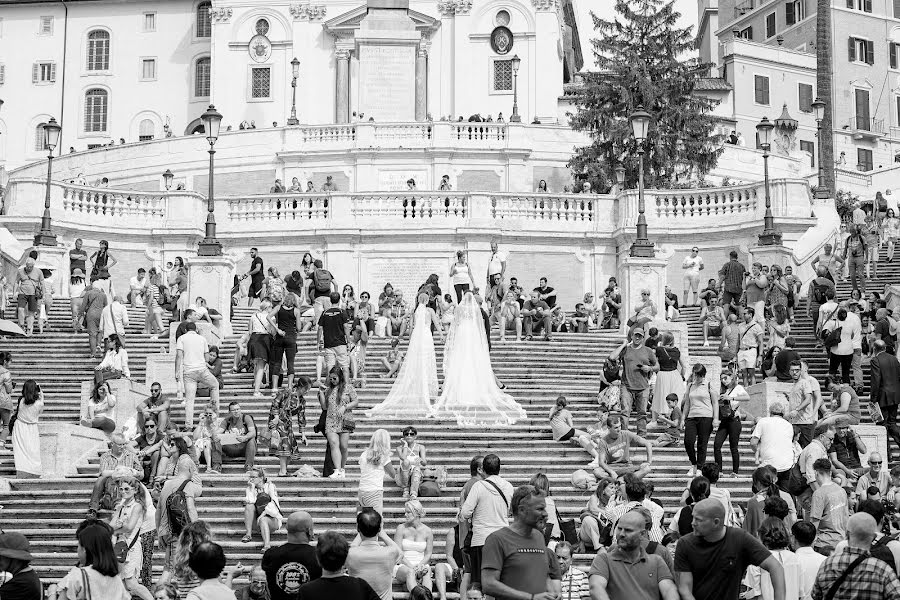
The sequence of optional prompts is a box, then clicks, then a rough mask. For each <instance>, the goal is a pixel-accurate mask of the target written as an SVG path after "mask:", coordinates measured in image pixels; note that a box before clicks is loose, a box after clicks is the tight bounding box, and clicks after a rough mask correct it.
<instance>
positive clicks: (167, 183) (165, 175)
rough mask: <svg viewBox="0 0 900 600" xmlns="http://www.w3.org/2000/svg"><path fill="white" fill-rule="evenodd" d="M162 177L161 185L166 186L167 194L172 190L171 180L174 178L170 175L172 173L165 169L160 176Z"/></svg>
mask: <svg viewBox="0 0 900 600" xmlns="http://www.w3.org/2000/svg"><path fill="white" fill-rule="evenodd" d="M162 177H163V183H164V184H165V186H166V191H167V192H168V191H169V190H170V189H172V179H174V178H175V175H173V174H172V171H170V170H169V169H166V170H165V172H164V173H163V174H162Z"/></svg>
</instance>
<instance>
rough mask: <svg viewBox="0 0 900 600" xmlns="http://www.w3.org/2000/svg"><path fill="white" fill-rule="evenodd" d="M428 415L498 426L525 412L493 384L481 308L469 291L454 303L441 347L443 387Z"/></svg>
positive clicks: (464, 423)
mask: <svg viewBox="0 0 900 600" xmlns="http://www.w3.org/2000/svg"><path fill="white" fill-rule="evenodd" d="M430 416H432V417H435V418H438V419H456V422H457V424H458V425H459V426H460V427H479V428H481V427H498V426H499V427H502V426H506V425H512V424H513V423H515V422H516V421H517V420H519V419H525V418H526V417H527V414H526V413H525V409H524V408H522V407H521V406H520V405H519V404H518V403H517V402H516V401H515V400H513V398H512V396H510V395H509V394H505V393H503V391H502V390H500V388H499V387H497V380H496V378H495V377H494V370H493V369H492V368H491V355H490V352H489V351H488V347H487V338H486V337H485V332H484V321H483V319H482V315H481V308H479V306H478V303H477V302H476V301H475V297H474V296H473V295H472V293H471V292H467V293H466V295H465V296H464V297H463V299H462V302H460V304H459V306H457V307H456V312H455V313H454V319H453V324H452V325H451V326H450V334H449V335H448V336H447V344H446V346H445V347H444V389H443V391H442V393H441V397H440V399H439V400H438V401H437V403H436V404H435V405H434V408H433V409H432V411H431V414H430Z"/></svg>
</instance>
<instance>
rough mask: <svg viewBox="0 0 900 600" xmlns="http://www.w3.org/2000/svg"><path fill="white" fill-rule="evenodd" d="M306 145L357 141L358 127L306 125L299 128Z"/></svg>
mask: <svg viewBox="0 0 900 600" xmlns="http://www.w3.org/2000/svg"><path fill="white" fill-rule="evenodd" d="M299 132H300V139H301V140H302V141H303V143H304V144H310V145H313V146H314V145H316V144H339V143H353V142H355V141H356V125H305V126H303V127H300V128H299Z"/></svg>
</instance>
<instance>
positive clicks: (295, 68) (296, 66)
mask: <svg viewBox="0 0 900 600" xmlns="http://www.w3.org/2000/svg"><path fill="white" fill-rule="evenodd" d="M291 72H292V74H293V79H292V80H291V87H292V88H293V91H292V98H291V116H290V118H288V120H287V124H288V125H299V124H300V121H298V120H297V78H298V77H300V61H299V60H297V57H296V56H295V57H294V60H292V61H291Z"/></svg>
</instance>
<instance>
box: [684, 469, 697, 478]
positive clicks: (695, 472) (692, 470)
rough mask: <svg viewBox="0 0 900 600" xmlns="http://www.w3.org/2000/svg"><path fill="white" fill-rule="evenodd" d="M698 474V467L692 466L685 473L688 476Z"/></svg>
mask: <svg viewBox="0 0 900 600" xmlns="http://www.w3.org/2000/svg"><path fill="white" fill-rule="evenodd" d="M696 474H697V469H695V468H694V467H691V468H690V469H688V470H687V473H685V475H687V476H688V477H693V476H695V475H696Z"/></svg>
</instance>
